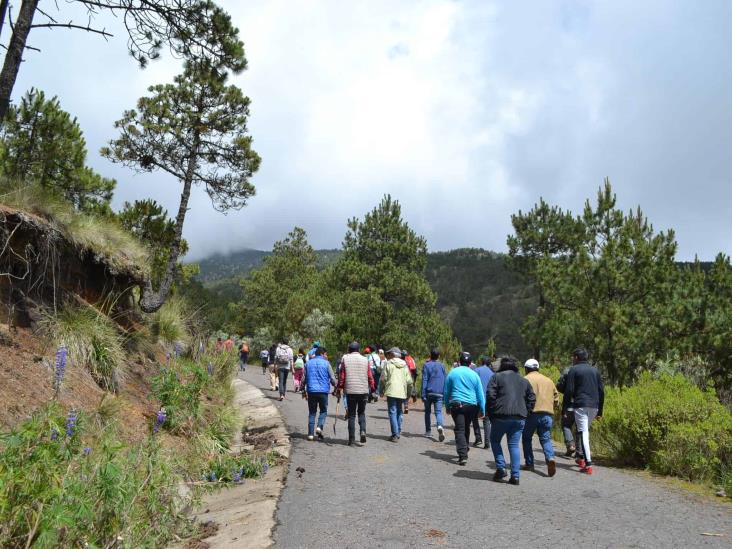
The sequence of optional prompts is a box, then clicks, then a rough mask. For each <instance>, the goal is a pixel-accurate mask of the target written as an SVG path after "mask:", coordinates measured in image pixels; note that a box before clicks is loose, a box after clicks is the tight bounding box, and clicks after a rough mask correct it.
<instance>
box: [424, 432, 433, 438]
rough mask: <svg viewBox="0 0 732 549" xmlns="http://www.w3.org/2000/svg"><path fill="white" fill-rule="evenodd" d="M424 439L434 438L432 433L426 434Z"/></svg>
mask: <svg viewBox="0 0 732 549" xmlns="http://www.w3.org/2000/svg"><path fill="white" fill-rule="evenodd" d="M424 438H432V433H431V432H427V433H425V434H424Z"/></svg>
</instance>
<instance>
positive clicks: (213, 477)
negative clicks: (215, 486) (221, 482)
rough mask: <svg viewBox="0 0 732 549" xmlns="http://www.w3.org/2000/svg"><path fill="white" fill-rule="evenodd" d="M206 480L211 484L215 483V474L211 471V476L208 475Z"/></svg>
mask: <svg viewBox="0 0 732 549" xmlns="http://www.w3.org/2000/svg"><path fill="white" fill-rule="evenodd" d="M208 480H210V481H211V482H216V481H217V480H218V479H217V478H216V473H215V472H213V471H212V472H211V474H210V475H208Z"/></svg>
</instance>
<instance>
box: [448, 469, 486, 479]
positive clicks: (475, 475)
mask: <svg viewBox="0 0 732 549" xmlns="http://www.w3.org/2000/svg"><path fill="white" fill-rule="evenodd" d="M452 476H454V477H458V478H469V479H471V480H493V474H492V473H484V472H482V471H470V470H468V469H459V470H457V471H455V473H454V474H453V475H452Z"/></svg>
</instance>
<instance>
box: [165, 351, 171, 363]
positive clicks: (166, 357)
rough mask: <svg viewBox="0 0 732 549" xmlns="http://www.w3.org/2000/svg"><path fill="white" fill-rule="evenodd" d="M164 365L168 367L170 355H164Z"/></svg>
mask: <svg viewBox="0 0 732 549" xmlns="http://www.w3.org/2000/svg"><path fill="white" fill-rule="evenodd" d="M165 363H166V364H167V365H168V366H170V353H165Z"/></svg>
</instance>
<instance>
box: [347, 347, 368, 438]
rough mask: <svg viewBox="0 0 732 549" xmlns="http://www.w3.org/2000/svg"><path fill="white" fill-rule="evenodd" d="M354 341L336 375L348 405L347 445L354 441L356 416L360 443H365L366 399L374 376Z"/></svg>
mask: <svg viewBox="0 0 732 549" xmlns="http://www.w3.org/2000/svg"><path fill="white" fill-rule="evenodd" d="M360 349H361V346H360V345H359V344H358V342H356V341H352V342H351V343H350V344H349V345H348V353H347V354H345V355H343V358H342V359H341V365H342V366H341V371H340V374H339V377H338V391H339V393H340V391H343V392H345V395H346V397H347V406H348V445H349V446H353V445H354V444H355V442H356V416H357V415H358V428H359V432H360V435H361V437H360V440H361V444H365V443H366V400H367V399H368V396H369V393H370V392H371V391H373V390H374V378H373V376H372V375H371V368H370V367H369V361H368V359H367V358H366V357H365V356H363V355H362V354H361V353H360V352H359V350H360Z"/></svg>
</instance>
